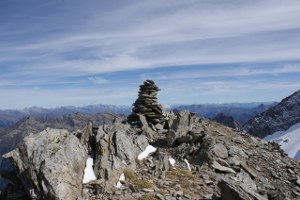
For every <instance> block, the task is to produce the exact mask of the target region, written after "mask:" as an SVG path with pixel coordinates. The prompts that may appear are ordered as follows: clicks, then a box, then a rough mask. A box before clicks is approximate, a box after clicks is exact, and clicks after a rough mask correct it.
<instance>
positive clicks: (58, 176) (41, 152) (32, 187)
mask: <svg viewBox="0 0 300 200" xmlns="http://www.w3.org/2000/svg"><path fill="white" fill-rule="evenodd" d="M5 157H10V158H11V159H12V161H13V164H14V165H15V167H16V168H17V171H19V176H20V179H21V181H22V184H23V186H24V187H25V190H26V191H27V192H28V193H29V194H30V196H31V198H32V199H44V198H47V199H65V200H68V199H69V200H73V199H76V198H78V197H79V196H81V189H82V178H83V171H84V168H85V161H86V159H87V151H86V149H85V148H84V147H83V146H82V145H81V144H80V142H79V140H78V139H77V138H76V137H75V136H74V135H71V134H69V133H68V131H66V130H63V129H50V128H47V129H46V130H44V131H42V132H41V133H39V134H36V135H34V134H30V135H29V136H27V137H25V138H24V141H23V143H22V144H21V145H20V146H19V147H18V148H16V149H15V150H13V151H11V152H9V153H7V154H5Z"/></svg>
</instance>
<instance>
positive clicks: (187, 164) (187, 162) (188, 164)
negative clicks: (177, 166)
mask: <svg viewBox="0 0 300 200" xmlns="http://www.w3.org/2000/svg"><path fill="white" fill-rule="evenodd" d="M184 162H185V164H186V166H187V168H188V169H189V171H192V169H191V166H190V163H189V161H188V160H187V159H184Z"/></svg>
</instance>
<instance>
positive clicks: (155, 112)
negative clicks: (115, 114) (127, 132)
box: [128, 80, 165, 125]
mask: <svg viewBox="0 0 300 200" xmlns="http://www.w3.org/2000/svg"><path fill="white" fill-rule="evenodd" d="M158 91H160V89H159V88H158V87H157V86H156V85H155V83H154V81H152V80H146V81H144V84H143V85H140V91H139V96H138V98H137V100H136V101H135V102H134V104H133V106H134V107H133V109H132V113H131V115H129V116H128V122H129V123H130V124H132V125H136V124H138V123H139V122H140V115H143V116H145V118H146V120H147V122H148V124H153V125H156V124H158V123H162V122H164V121H165V117H164V114H163V108H162V106H161V105H160V104H159V103H158V102H157V97H156V96H157V93H158Z"/></svg>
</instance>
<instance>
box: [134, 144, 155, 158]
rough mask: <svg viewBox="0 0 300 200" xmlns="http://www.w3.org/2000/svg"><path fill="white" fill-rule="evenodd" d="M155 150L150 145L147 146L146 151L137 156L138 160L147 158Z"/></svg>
mask: <svg viewBox="0 0 300 200" xmlns="http://www.w3.org/2000/svg"><path fill="white" fill-rule="evenodd" d="M155 151H156V148H155V147H154V146H152V145H148V146H147V147H146V149H145V150H144V151H143V152H142V153H140V154H139V155H138V160H143V159H145V158H147V157H148V156H149V155H150V154H151V153H153V152H155Z"/></svg>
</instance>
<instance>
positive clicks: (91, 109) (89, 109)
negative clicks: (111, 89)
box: [0, 102, 275, 133]
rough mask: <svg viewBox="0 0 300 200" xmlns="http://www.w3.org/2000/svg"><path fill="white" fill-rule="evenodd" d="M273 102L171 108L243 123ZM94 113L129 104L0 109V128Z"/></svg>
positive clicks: (121, 108) (128, 108)
mask: <svg viewBox="0 0 300 200" xmlns="http://www.w3.org/2000/svg"><path fill="white" fill-rule="evenodd" d="M274 104H275V103H274V102H266V103H265V102H264V103H229V104H197V105H174V106H171V109H178V110H189V111H191V112H196V113H197V114H198V115H199V116H203V117H206V118H209V119H213V118H214V117H215V116H216V115H218V114H219V113H224V114H225V115H228V116H232V117H233V118H234V119H235V120H236V121H238V122H239V123H240V124H243V123H245V122H246V121H248V120H249V119H250V118H252V117H254V116H255V115H257V114H259V113H261V112H263V111H265V110H266V109H268V108H269V107H271V106H272V105H274ZM77 112H78V113H84V114H95V113H99V112H114V113H118V114H124V115H128V114H129V113H130V112H131V106H116V105H103V104H99V105H89V106H84V107H75V106H62V107H57V108H49V109H47V108H40V107H30V108H25V109H22V110H0V128H7V127H10V126H12V125H13V124H15V123H16V122H18V121H19V120H21V119H23V118H25V117H28V116H31V117H36V118H47V117H57V116H62V115H69V114H74V113H77ZM0 133H1V132H0Z"/></svg>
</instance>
